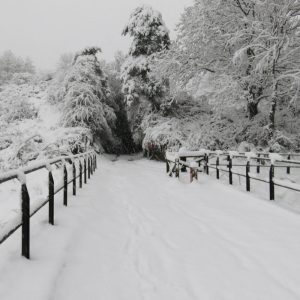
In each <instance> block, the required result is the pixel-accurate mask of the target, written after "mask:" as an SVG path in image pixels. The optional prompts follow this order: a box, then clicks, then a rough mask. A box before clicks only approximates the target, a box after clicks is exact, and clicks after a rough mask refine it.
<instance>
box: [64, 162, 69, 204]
mask: <svg viewBox="0 0 300 300" xmlns="http://www.w3.org/2000/svg"><path fill="white" fill-rule="evenodd" d="M64 205H65V206H67V205H68V171H67V166H66V163H64Z"/></svg>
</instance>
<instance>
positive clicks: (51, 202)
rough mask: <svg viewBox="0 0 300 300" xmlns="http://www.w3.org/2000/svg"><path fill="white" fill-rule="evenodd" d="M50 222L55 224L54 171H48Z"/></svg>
mask: <svg viewBox="0 0 300 300" xmlns="http://www.w3.org/2000/svg"><path fill="white" fill-rule="evenodd" d="M48 185H49V186H48V192H49V195H48V200H49V224H51V225H54V179H53V175H52V171H49V173H48Z"/></svg>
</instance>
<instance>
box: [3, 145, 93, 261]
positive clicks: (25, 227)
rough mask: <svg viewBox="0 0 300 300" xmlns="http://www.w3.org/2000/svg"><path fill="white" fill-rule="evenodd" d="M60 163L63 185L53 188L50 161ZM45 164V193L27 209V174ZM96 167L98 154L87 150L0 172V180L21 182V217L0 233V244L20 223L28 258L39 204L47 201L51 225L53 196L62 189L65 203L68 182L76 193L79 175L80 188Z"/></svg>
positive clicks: (44, 203) (23, 244) (42, 205)
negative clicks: (37, 203) (31, 226)
mask: <svg viewBox="0 0 300 300" xmlns="http://www.w3.org/2000/svg"><path fill="white" fill-rule="evenodd" d="M76 160H78V162H79V172H77V169H76V164H75V161H76ZM57 163H61V164H62V172H63V185H62V186H61V187H59V188H57V189H56V190H55V186H54V176H53V172H52V165H53V164H57ZM67 163H69V164H71V165H72V177H71V179H69V176H68V171H67ZM44 168H46V169H47V171H48V197H47V198H46V199H45V200H44V201H43V202H42V203H40V204H39V205H38V207H36V208H34V210H33V211H32V212H31V211H30V196H29V192H28V189H27V183H26V175H27V174H30V173H33V172H35V171H37V170H41V169H44ZM96 168H97V156H96V153H95V152H94V151H89V152H86V153H82V154H77V155H70V156H62V157H58V158H53V159H49V160H46V161H42V162H37V163H35V164H34V165H31V166H27V167H25V168H22V169H18V170H13V171H10V172H7V173H4V174H0V184H2V183H4V182H7V181H10V180H13V179H18V180H19V181H20V183H21V220H20V221H19V222H17V224H14V226H13V227H12V228H9V229H8V230H7V232H5V233H3V234H2V235H1V236H0V244H2V243H3V242H4V241H5V240H6V239H7V238H9V237H10V236H11V235H12V234H13V233H14V232H15V231H16V230H17V229H19V228H20V227H22V229H21V230H22V256H24V257H26V258H27V259H29V258H30V218H31V217H32V216H33V215H34V214H36V213H37V212H38V211H39V210H40V209H41V208H42V207H44V206H45V205H46V204H47V203H49V211H48V222H49V224H51V225H54V196H55V194H57V193H58V192H60V191H61V190H63V204H64V205H65V206H67V205H68V185H69V184H70V183H72V185H73V188H72V190H73V195H74V196H75V195H76V189H77V183H76V180H77V179H78V178H79V188H82V183H83V182H84V183H85V184H86V183H87V179H89V178H90V176H91V175H92V174H93V173H94V172H95V170H96Z"/></svg>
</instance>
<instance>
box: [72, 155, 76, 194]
mask: <svg viewBox="0 0 300 300" xmlns="http://www.w3.org/2000/svg"><path fill="white" fill-rule="evenodd" d="M72 167H73V196H76V166H75V163H74V161H73V162H72Z"/></svg>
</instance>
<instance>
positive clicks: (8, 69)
mask: <svg viewBox="0 0 300 300" xmlns="http://www.w3.org/2000/svg"><path fill="white" fill-rule="evenodd" d="M34 73H35V67H34V65H33V63H32V61H31V60H30V58H26V59H23V58H21V57H17V56H16V55H14V54H13V52H12V51H10V50H8V51H5V52H4V53H3V54H2V55H1V56H0V84H4V83H7V82H9V81H10V80H11V79H13V81H14V83H16V84H22V83H28V82H29V81H30V80H31V78H30V77H31V76H32V74H34Z"/></svg>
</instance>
